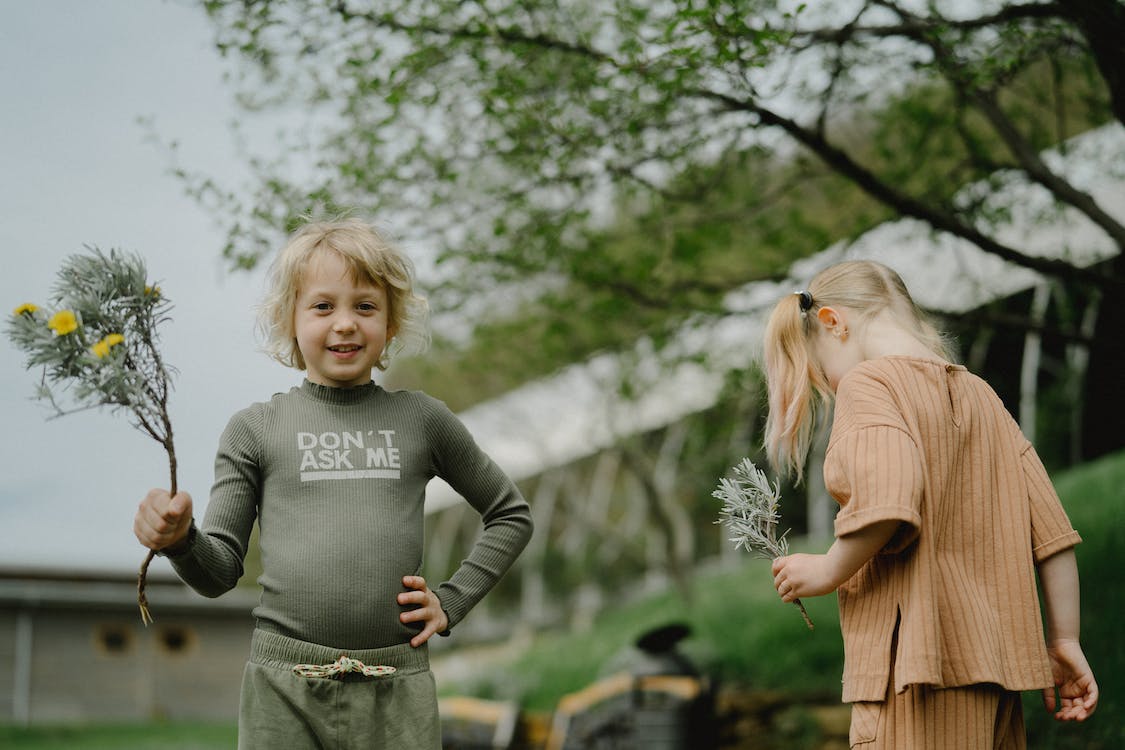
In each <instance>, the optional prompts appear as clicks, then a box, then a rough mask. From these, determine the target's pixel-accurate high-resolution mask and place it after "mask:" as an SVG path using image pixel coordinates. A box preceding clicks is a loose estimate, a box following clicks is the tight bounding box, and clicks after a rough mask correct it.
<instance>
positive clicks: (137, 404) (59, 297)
mask: <svg viewBox="0 0 1125 750" xmlns="http://www.w3.org/2000/svg"><path fill="white" fill-rule="evenodd" d="M87 249H88V250H89V251H90V253H89V254H88V255H75V256H72V257H70V258H68V259H67V260H66V261H64V263H63V265H62V266H61V268H60V269H59V272H58V281H57V283H56V286H55V289H54V292H53V294H52V298H51V303H52V304H51V307H52V309H53V311H48V310H44V309H42V308H40V307H39V306H38V305H35V304H32V303H30V302H28V303H24V304H22V305H20V306H19V307H17V308H15V310H13V311H12V318H11V319H10V320H9V321H8V336H9V338H10V339H11V341H12V343H13V344H15V346H16V347H17V348H18V349H20V350H22V351H23V352H24V354H25V355H26V356H27V363H26V364H27V368H28V369H36V368H39V369H41V371H42V376H41V378H40V382H39V385H38V388H37V389H36V393H35V397H36V398H38V399H41V400H43V401H46V402H47V403H48V404H49V405H50V407H51V410H52V411H53V414H51V415H50V418H56V417H60V416H63V415H66V414H72V413H74V412H78V411H85V410H88V409H96V408H100V407H108V408H109V409H111V410H112V411H115V412H116V411H124V412H127V413H128V414H129V415H130V417H131V419H132V422H133V425H134V426H135V427H137V428H138V429H139V430H141V431H142V432H144V433H145V434H146V435H148V436H149V437H151V438H152V439H153V440H156V441H157V442H158V443H160V444H161V446H163V448H164V450H165V452H166V453H167V454H168V468H169V473H170V475H171V492H172V494H173V495H174V494H175V493H176V451H175V447H174V445H173V442H172V421H171V419H170V418H169V416H168V396H169V394H170V391H171V387H172V374H173V370H172V368H170V367H169V366H168V365H167V364H165V362H164V359H163V357H162V356H161V354H160V349H159V347H158V343H159V337H158V332H157V327H158V326H159V325H160V324H161V323H163V322H165V321H166V320H168V319H169V312H170V311H171V308H172V306H171V303H170V302H169V301H168V300H167V299H165V298H164V296H163V295H162V294H161V293H160V288H159V287H157V286H155V285H151V284H149V283H148V281H147V280H146V273H145V265H144V261H143V260H141V258H140V257H138V256H135V255H127V254H123V253H120V252H118V251H116V250H110V251H109V253H108V254H107V253H103V252H102V251H100V250H98V249H97V248H87ZM153 555H154V553H153V552H152V551H150V552H149V553H148V555H147V557H145V560H144V562H143V563H142V564H141V567H140V570H139V572H138V574H137V603H138V605H139V606H140V610H141V620H142V622H144V623H145V624H146V625H147V624H148V623H150V622H152V616H151V614H150V613H149V609H148V600H147V597H146V596H145V579H146V577H147V575H148V566H149V564H150V563H151V562H152V558H153Z"/></svg>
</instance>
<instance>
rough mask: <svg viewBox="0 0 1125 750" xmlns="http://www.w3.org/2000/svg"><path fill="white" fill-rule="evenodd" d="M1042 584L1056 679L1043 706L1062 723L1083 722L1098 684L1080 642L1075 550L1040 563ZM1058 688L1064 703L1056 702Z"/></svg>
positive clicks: (1092, 705) (1094, 701)
mask: <svg viewBox="0 0 1125 750" xmlns="http://www.w3.org/2000/svg"><path fill="white" fill-rule="evenodd" d="M1039 583H1040V585H1041V586H1042V589H1043V609H1044V612H1045V615H1046V617H1045V619H1046V623H1047V654H1048V655H1049V656H1050V658H1051V671H1052V672H1053V673H1054V678H1055V687H1051V688H1047V689H1045V690H1044V691H1043V705H1044V707H1045V708H1046V709H1047V710H1048V711H1054V712H1055V718H1056V719H1058V720H1059V721H1083V720H1085V719H1086V718H1087V717H1088V716H1090V714H1092V713H1094V709H1095V708H1097V705H1098V683H1097V682H1096V681H1095V680H1094V672H1093V670H1091V669H1090V665H1089V664H1088V663H1087V661H1086V655H1085V654H1084V653H1083V652H1082V646H1081V645H1079V641H1078V634H1079V630H1080V614H1079V592H1078V564H1077V562H1076V561H1075V559H1074V549H1073V548H1071V549H1066V550H1063V551H1062V552H1059V553H1057V554H1054V555H1051V556H1050V557H1048V558H1047V559H1045V560H1043V561H1042V562H1041V563H1039ZM1056 688H1057V689H1058V698H1059V699H1061V700H1056V697H1055V690H1056ZM1056 709H1057V711H1056Z"/></svg>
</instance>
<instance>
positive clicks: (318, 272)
mask: <svg viewBox="0 0 1125 750" xmlns="http://www.w3.org/2000/svg"><path fill="white" fill-rule="evenodd" d="M293 327H294V329H295V332H296V336H297V348H298V349H300V350H301V356H302V357H304V359H305V366H306V367H307V369H308V379H309V380H310V381H312V382H314V383H319V384H320V385H327V386H332V387H334V388H350V387H352V386H357V385H364V384H365V383H369V382H371V370H372V368H374V367H375V365H376V363H377V362H378V361H379V358H380V357H382V356H383V348H384V347H385V346H386V345H387V339H388V338H389V335H388V333H389V332H388V325H387V293H386V291H385V290H384V289H383V288H382V287H381V286H376V285H374V284H372V283H370V282H368V281H356V280H354V279H353V278H352V275H351V273H350V271H349V270H348V266H347V264H346V263H345V262H344V259H343V258H341V257H340V256H339V255H337V254H336V253H334V252H318V253H317V254H316V256H315V257H313V258H312V259H311V260H310V261H309V265H308V267H307V268H306V269H305V273H304V275H303V277H302V278H301V286H300V289H299V290H298V291H297V305H296V308H295V310H294V313H293Z"/></svg>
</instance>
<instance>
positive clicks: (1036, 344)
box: [1020, 281, 1051, 444]
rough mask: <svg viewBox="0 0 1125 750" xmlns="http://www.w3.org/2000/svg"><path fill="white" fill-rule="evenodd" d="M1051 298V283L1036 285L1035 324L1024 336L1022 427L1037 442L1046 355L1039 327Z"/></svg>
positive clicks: (1030, 438) (1030, 314) (1021, 384)
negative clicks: (1040, 380) (1043, 360)
mask: <svg viewBox="0 0 1125 750" xmlns="http://www.w3.org/2000/svg"><path fill="white" fill-rule="evenodd" d="M1050 301H1051V286H1050V284H1049V283H1048V282H1046V281H1043V282H1040V283H1039V284H1038V285H1036V287H1035V290H1034V292H1033V293H1032V298H1031V310H1030V311H1029V312H1028V317H1029V318H1030V320H1031V323H1032V325H1031V326H1030V327H1029V328H1028V331H1027V333H1026V334H1024V339H1023V364H1022V366H1021V367H1020V429H1021V430H1022V431H1023V434H1024V435H1025V436H1026V437H1027V439H1028V440H1030V441H1031V443H1032V444H1034V443H1035V432H1036V429H1035V428H1036V424H1035V422H1036V418H1035V417H1036V415H1035V411H1036V409H1037V408H1038V396H1039V366H1040V363H1041V362H1042V359H1043V337H1042V336H1041V335H1040V334H1039V329H1040V328H1042V326H1043V319H1044V318H1045V317H1046V316H1047V305H1048V304H1049V303H1050Z"/></svg>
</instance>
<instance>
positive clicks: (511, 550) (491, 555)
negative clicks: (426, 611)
mask: <svg viewBox="0 0 1125 750" xmlns="http://www.w3.org/2000/svg"><path fill="white" fill-rule="evenodd" d="M432 404H433V405H434V406H435V407H436V409H435V411H433V412H431V414H430V420H431V423H430V425H429V428H430V430H431V441H432V445H433V450H434V464H435V469H436V473H437V475H438V476H440V477H441V478H442V479H444V480H445V481H446V482H448V483H449V485H450V486H451V487H452V488H453V489H454V490H455V491H456V492H458V493H459V494H461V495H462V496H463V497H464V498H465V499H466V500H467V501H468V502H469V504H470V505H471V506H472V507H473V508H474V509H475V510H476V511H477V512H478V513H480V515H481V522H482V524H483V529H482V531H481V534H480V536H479V537H478V538H477V540H476V543H475V544H474V545H473V548H472V550H471V551H470V552H469V555H468V557H467V558H465V560H464V561H463V562H462V563H461V565H460V567H458V568H457V570H456V571H455V572H454V573H453V575H452V576H451V577H450V578H449V580H447V581H445V582H443V583H441V584H440V585H438V586H437V587H436V589H435V592H436V594H437V597H438V599H440V601H441V607H442V609H443V610H444V611H445V613H446V614H447V616H448V618H449V622H448V623H447V628H446V630H444V631H443V632H442V635H447V634H448V629H449V628H452V627H454V626H456V625H457V623H458V622H460V621H461V620H462V619H463V618H464V617H465V615H466V614H468V612H469V610H471V609H472V608H473V607H474V606H475V605H476V604H477V602H479V601H480V600H481V599H482V598H483V597H484V595H485V594H487V593H488V592H489V591H490V590H491V589H492V587H493V586H495V585H496V582H497V581H499V580H500V578H501V576H503V575H504V573H505V572H507V570H508V568H510V567H511V566H512V564H513V563H514V562H515V561H516V558H517V557H519V555H520V553H521V552H522V551H523V548H524V547H525V546H527V543H528V541H529V540H530V539H531V533H532V520H531V508H530V507H529V506H528V504H527V501H526V500H524V498H523V495H521V494H520V491H519V488H517V487H516V485H515V483H514V482H513V481H512V480H511V479H510V478H509V477H508V476H507V475H506V474H505V473H504V472H503V471H502V470H501V469H500V467H499V466H497V465H496V463H495V462H494V461H492V459H491V458H489V456H488V455H487V454H485V453H484V451H482V450H481V449H480V447H479V446H478V445H477V444H476V441H474V440H473V438H472V436H471V435H470V434H469V431H468V430H467V429H466V428H465V426H464V424H462V423H461V421H460V420H459V419H457V417H456V416H455V415H454V414H453V413H452V412H451V411H449V409H448V408H446V407H445V405H444V404H442V403H441V402H440V401H437V400H436V399H434V400H433V402H432Z"/></svg>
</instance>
